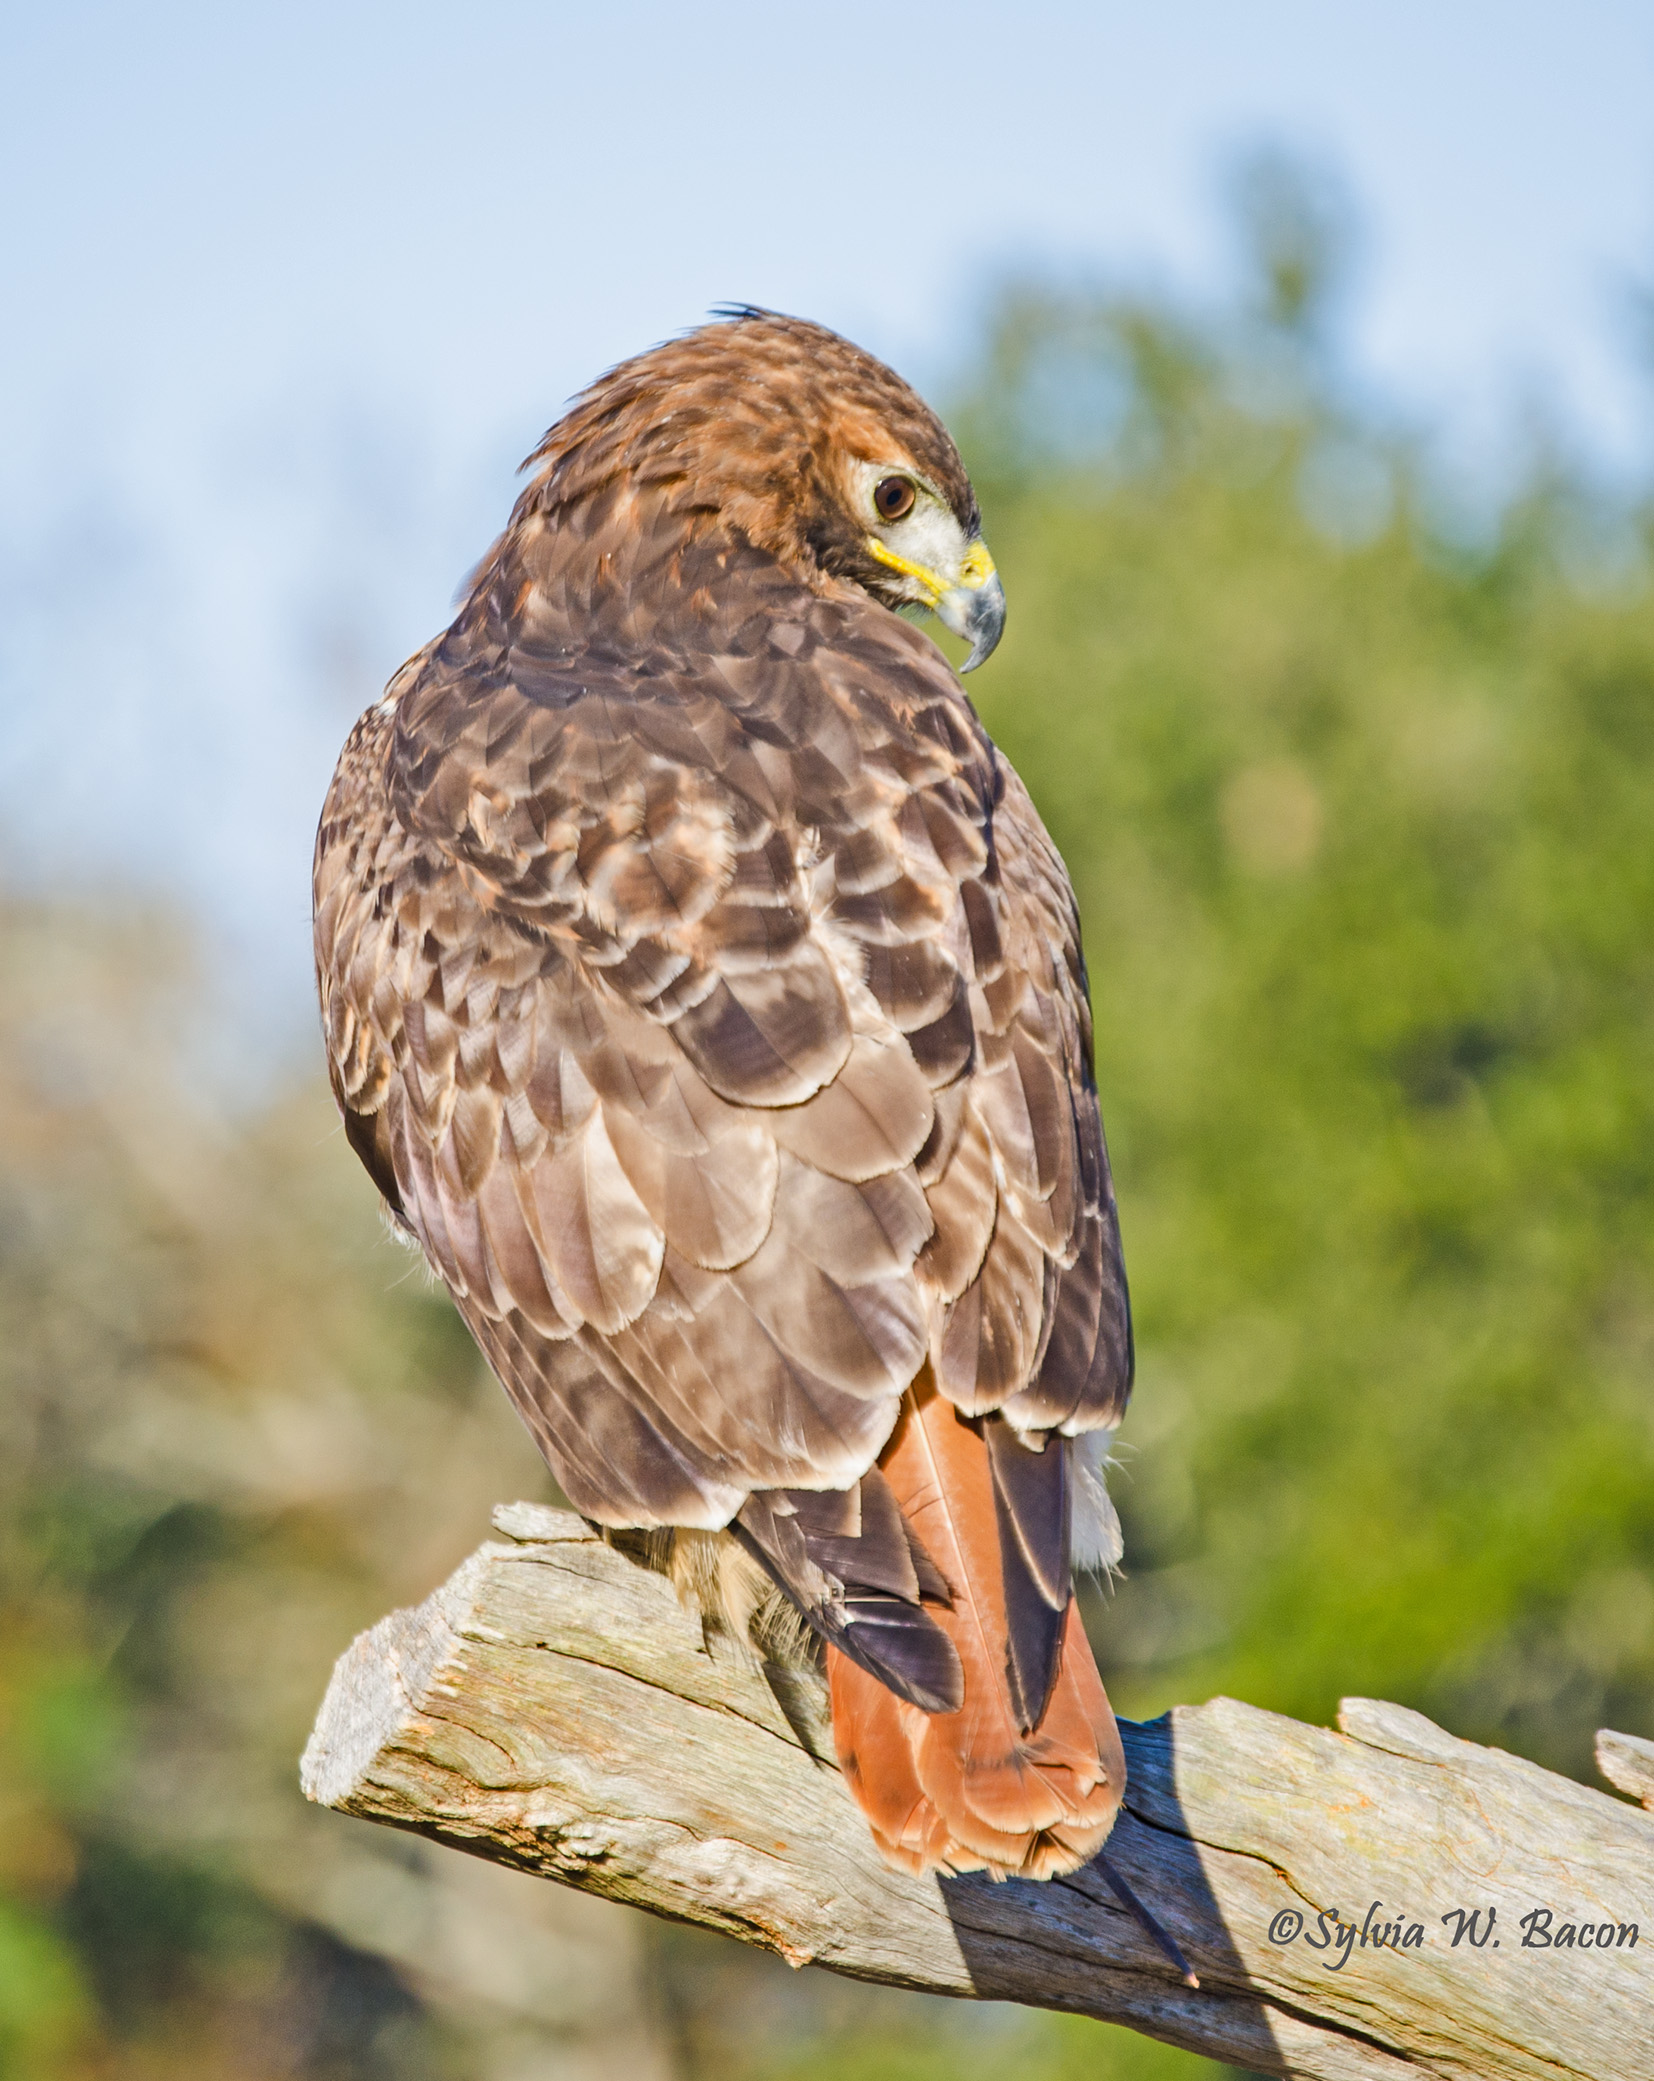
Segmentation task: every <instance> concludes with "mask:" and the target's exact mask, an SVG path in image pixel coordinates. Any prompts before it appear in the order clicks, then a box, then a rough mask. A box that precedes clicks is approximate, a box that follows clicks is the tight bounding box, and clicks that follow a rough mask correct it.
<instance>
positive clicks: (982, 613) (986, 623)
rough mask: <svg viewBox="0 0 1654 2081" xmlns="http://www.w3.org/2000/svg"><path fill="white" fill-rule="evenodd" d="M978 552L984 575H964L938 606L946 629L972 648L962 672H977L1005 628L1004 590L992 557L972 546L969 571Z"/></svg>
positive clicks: (977, 545)
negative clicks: (983, 565) (961, 638)
mask: <svg viewBox="0 0 1654 2081" xmlns="http://www.w3.org/2000/svg"><path fill="white" fill-rule="evenodd" d="M977 550H981V557H982V562H983V563H984V564H985V565H986V566H987V568H986V571H985V572H984V573H983V575H981V576H980V577H979V576H977V575H976V574H975V572H969V574H968V575H967V571H961V573H960V578H959V583H958V584H957V585H951V586H949V588H948V589H947V591H946V592H945V593H943V595H942V597H941V598H940V599H939V600H938V601H937V603H936V612H937V615H938V616H939V617H940V619H941V622H942V625H943V627H944V628H949V629H952V631H953V633H954V634H955V635H956V636H963V637H964V639H965V641H966V642H967V643H968V644H969V645H970V646H971V654H970V656H969V657H968V658H966V660H965V662H964V663H963V664H962V665H961V666H960V667H959V669H960V671H961V672H974V671H975V670H976V668H977V666H978V665H980V664H981V662H982V660H983V659H984V658H986V657H989V656H991V655H992V653H993V648H994V645H995V644H996V643H998V641H999V639H1000V636H1001V634H1002V632H1003V631H1004V628H1005V588H1004V586H1003V585H1001V584H1000V582H999V573H998V572H997V571H996V570H995V569H994V566H993V559H992V557H990V556H989V555H988V552H987V551H986V550H985V549H982V546H981V544H980V543H976V544H973V546H972V556H971V557H970V558H967V559H966V564H967V567H968V566H969V565H970V563H971V562H972V560H973V559H974V557H975V554H976V551H977Z"/></svg>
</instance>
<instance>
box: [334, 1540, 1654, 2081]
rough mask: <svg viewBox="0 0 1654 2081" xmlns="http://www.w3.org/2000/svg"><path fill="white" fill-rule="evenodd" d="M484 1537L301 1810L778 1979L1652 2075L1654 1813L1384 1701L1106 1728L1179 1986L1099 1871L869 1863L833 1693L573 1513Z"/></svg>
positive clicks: (1228, 2040)
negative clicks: (770, 1676)
mask: <svg viewBox="0 0 1654 2081" xmlns="http://www.w3.org/2000/svg"><path fill="white" fill-rule="evenodd" d="M495 1525H496V1528H497V1529H498V1530H500V1531H501V1532H503V1533H505V1534H506V1535H507V1537H508V1539H509V1540H510V1542H511V1543H509V1544H490V1545H487V1546H484V1547H482V1548H480V1549H479V1551H478V1552H477V1553H475V1554H473V1555H472V1557H471V1558H470V1560H468V1561H467V1562H466V1563H465V1564H464V1566H463V1567H462V1568H460V1569H459V1570H458V1571H457V1573H456V1574H455V1575H454V1576H453V1577H452V1578H451V1579H450V1580H449V1581H448V1582H447V1583H446V1584H445V1585H444V1586H443V1587H442V1588H441V1589H440V1590H438V1591H437V1592H436V1594H435V1595H434V1596H432V1597H431V1598H429V1599H428V1600H427V1601H426V1602H425V1603H424V1604H422V1605H421V1606H420V1607H419V1608H418V1610H416V1611H404V1612H395V1613H393V1614H392V1615H391V1616H390V1617H389V1618H387V1619H384V1620H382V1621H381V1622H380V1624H379V1625H377V1626H375V1627H374V1628H373V1629H372V1631H371V1632H368V1633H364V1634H363V1635H362V1636H361V1638H360V1639H359V1640H357V1641H356V1643H355V1644H354V1646H352V1647H351V1648H350V1649H349V1650H348V1651H347V1652H346V1653H345V1654H344V1655H342V1656H341V1657H340V1660H339V1663H338V1666H337V1668H336V1669H335V1671H334V1675H333V1681H332V1684H331V1685H330V1686H329V1689H328V1693H327V1697H326V1699H325V1701H324V1702H323V1705H322V1709H321V1714H320V1716H319V1718H318V1720H317V1722H316V1728H315V1732H314V1733H313V1734H312V1736H311V1739H310V1744H309V1747H308V1748H307V1749H306V1751H305V1755H304V1761H303V1765H302V1771H301V1774H302V1781H303V1785H304V1790H305V1792H306V1794H307V1795H308V1796H309V1797H310V1798H311V1799H314V1800H318V1801H320V1802H321V1803H322V1804H323V1805H325V1806H331V1807H336V1808H338V1809H339V1810H340V1811H341V1812H343V1813H348V1814H356V1815H360V1816H362V1817H363V1818H365V1819H368V1820H374V1821H385V1822H389V1823H391V1824H392V1825H394V1826H396V1827H400V1828H409V1829H413V1830H416V1831H417V1832H418V1833H420V1834H422V1835H428V1836H431V1837H433V1838H434V1839H435V1840H437V1841H440V1842H445V1843H449V1844H451V1845H453V1846H454V1847H456V1848H458V1849H462V1850H469V1851H472V1852H473V1853H475V1854H476V1855H478V1856H482V1857H490V1858H494V1859H496V1860H498V1861H499V1862H501V1863H505V1864H511V1865H515V1866H517V1867H519V1868H520V1869H522V1870H525V1871H531V1872H537V1873H539V1874H541V1875H542V1876H544V1877H546V1878H552V1879H557V1880H560V1881H562V1882H563V1883H564V1884H566V1885H572V1886H578V1887H581V1888H583V1889H584V1890H586V1891H588V1892H593V1893H599V1894H602V1895H604V1896H605V1897H606V1898H608V1899H611V1900H620V1901H626V1902H628V1903H630V1904H631V1905H632V1906H634V1907H642V1908H648V1909H651V1910H652V1911H654V1912H655V1913H657V1914H662V1915H670V1916H675V1917H677V1918H679V1919H681V1920H683V1921H687V1922H694V1923H698V1924H700V1925H701V1926H703V1927H705V1928H709V1929H717V1930H722V1931H724V1932H725V1933H726V1934H727V1935H730V1936H734V1937H739V1938H740V1939H742V1941H744V1942H747V1943H754V1944H762V1945H765V1946H767V1947H768V1948H769V1949H771V1950H774V1951H777V1952H779V1953H780V1954H781V1956H782V1957H783V1958H786V1959H787V1960H789V1961H790V1962H791V1963H792V1964H794V1965H811V1964H813V1965H824V1966H828V1967H830V1968H831V1969H832V1970H833V1971H835V1972H840V1973H848V1974H852V1975H854V1976H857V1977H859V1978H862V1979H868V1980H879V1981H884V1982H888V1983H890V1984H893V1985H896V1986H901V1987H915V1988H923V1989H926V1990H927V1991H929V1992H932V1993H940V1994H953V1995H963V1996H978V1997H985V1998H986V1997H991V1998H993V1999H997V2000H1008V2001H1017V2002H1026V2003H1031V2004H1034V2005H1037V2006H1040V2007H1044V2008H1051V2009H1066V2010H1071V2011H1075V2012H1077V2013H1079V2014H1082V2015H1087V2016H1097V2017H1102V2018H1104V2019H1106V2020H1108V2021H1110V2022H1114V2023H1124V2024H1128V2025H1130V2026H1131V2027H1132V2028H1134V2029H1137V2030H1141V2031H1146V2032H1148V2033H1149V2034H1150V2035H1151V2036H1154V2037H1157V2038H1163V2039H1165V2040H1167V2041H1168V2042H1170V2043H1172V2044H1174V2045H1181V2046H1184V2047H1186V2048H1187V2049H1188V2050H1190V2051H1194V2052H1202V2053H1205V2054H1207V2055H1208V2056H1209V2057H1211V2058H1213V2059H1220V2060H1227V2061H1229V2062H1230V2063H1231V2064H1232V2065H1235V2066H1239V2067H1246V2068H1250V2069H1252V2070H1253V2071H1254V2072H1258V2073H1265V2074H1294V2075H1306V2076H1316V2077H1324V2081H1357V2077H1361V2081H1380V2077H1387V2081H1400V2077H1402V2076H1404V2075H1406V2076H1412V2077H1414V2081H1417V2077H1418V2076H1420V2075H1426V2074H1439V2075H1452V2076H1471V2075H1474V2076H1477V2077H1484V2076H1492V2077H1498V2081H1504V2077H1507V2076H1509V2077H1513V2081H1515V2077H1521V2081H1538V2077H1541V2076H1543V2077H1545V2081H1560V2077H1565V2076H1574V2075H1580V2076H1590V2077H1593V2081H1654V1814H1650V1813H1648V1812H1645V1811H1642V1810H1641V1809H1639V1808H1636V1807H1632V1806H1628V1805H1626V1804H1624V1803H1623V1802H1622V1801H1620V1800H1618V1799H1615V1798H1612V1797H1610V1796H1609V1795H1607V1794H1605V1793H1601V1792H1595V1791H1591V1790H1589V1789H1588V1788H1586V1787H1584V1786H1581V1785H1576V1784H1574V1783H1572V1782H1571V1781H1570V1780H1568V1779H1566V1778H1559V1777H1556V1776H1553V1775H1552V1774H1551V1773H1550V1772H1548V1771H1544V1770H1541V1769H1539V1768H1538V1767H1537V1766H1536V1765H1534V1764H1531V1763H1526V1762H1522V1761H1520V1760H1519V1759H1517V1758H1515V1757H1512V1756H1507V1755H1505V1754H1503V1753H1502V1752H1501V1751H1499V1750H1497V1749H1484V1748H1477V1747H1475V1746H1474V1745H1473V1744H1472V1743H1469V1742H1464V1741H1459V1740H1456V1739H1455V1738H1454V1737H1453V1736H1452V1735H1449V1734H1445V1733H1443V1732H1442V1730H1441V1729H1440V1728H1439V1727H1436V1726H1434V1725H1432V1723H1431V1722H1430V1721H1429V1720H1426V1719H1425V1718H1423V1717H1422V1715H1420V1714H1418V1713H1415V1712H1410V1711H1407V1710H1406V1709H1404V1708H1403V1707H1401V1706H1396V1705H1384V1704H1379V1703H1376V1702H1374V1701H1372V1700H1370V1699H1346V1700H1345V1702H1344V1704H1343V1706H1342V1708H1341V1709H1340V1713H1339V1727H1340V1729H1341V1731H1340V1732H1338V1733H1333V1732H1330V1731H1329V1730H1327V1729H1325V1728H1320V1727H1305V1726H1300V1725H1299V1724H1298V1723H1297V1722H1296V1721H1293V1720H1287V1719H1282V1718H1280V1717H1279V1716H1278V1715H1276V1714H1273V1713H1266V1712H1259V1711H1257V1710H1255V1709H1254V1708H1253V1707H1251V1706H1247V1705H1240V1704H1237V1703H1236V1702H1235V1701H1233V1700H1232V1699H1226V1698H1219V1699H1214V1700H1213V1701H1212V1702H1211V1703H1210V1704H1207V1705H1202V1706H1179V1707H1178V1708H1176V1709H1175V1710H1174V1711H1172V1712H1170V1713H1168V1714H1167V1715H1165V1717H1164V1718H1162V1719H1159V1720H1155V1721H1151V1722H1149V1723H1147V1724H1145V1725H1142V1726H1134V1725H1132V1724H1130V1723H1127V1724H1126V1725H1125V1726H1124V1727H1123V1729H1122V1732H1123V1734H1124V1737H1125V1743H1126V1754H1127V1761H1128V1767H1129V1771H1130V1783H1129V1787H1128V1791H1127V1796H1126V1811H1125V1812H1124V1813H1123V1814H1122V1816H1121V1818H1120V1821H1119V1823H1118V1825H1117V1826H1116V1828H1115V1832H1114V1835H1113V1838H1112V1840H1111V1842H1110V1845H1109V1856H1110V1859H1111V1861H1112V1862H1113V1863H1114V1864H1115V1865H1116V1866H1117V1867H1118V1869H1119V1870H1120V1871H1122V1872H1123V1873H1124V1874H1125V1876H1126V1878H1127V1879H1128V1881H1129V1882H1130V1884H1131V1885H1132V1887H1133V1888H1135V1890H1136V1891H1137V1892H1138V1893H1139V1894H1140V1895H1141V1897H1142V1898H1143V1899H1144V1900H1145V1901H1146V1902H1147V1904H1148V1906H1149V1907H1150V1908H1151V1909H1152V1910H1153V1912H1154V1914H1155V1915H1156V1916H1157V1917H1158V1918H1159V1919H1160V1920H1161V1921H1162V1922H1163V1923H1164V1924H1165V1925H1166V1927H1167V1928H1168V1929H1169V1930H1170V1931H1171V1933H1172V1935H1173V1936H1174V1937H1175V1938H1176V1940H1177V1942H1178V1943H1179V1944H1180V1945H1181V1946H1182V1948H1183V1950H1184V1951H1185V1952H1186V1953H1187V1954H1188V1956H1189V1958H1190V1961H1191V1963H1192V1964H1193V1965H1194V1968H1195V1970H1196V1972H1197V1973H1198V1974H1199V1976H1200V1980H1201V1986H1200V1989H1199V1990H1198V1991H1194V1990H1191V1989H1189V1988H1186V1987H1184V1986H1183V1985H1181V1984H1180V1983H1179V1981H1178V1979H1177V1976H1176V1974H1175V1972H1174V1971H1173V1968H1172V1967H1171V1966H1170V1965H1169V1964H1168V1963H1167V1961H1166V1960H1165V1959H1164V1958H1162V1957H1161V1955H1160V1953H1159V1952H1158V1951H1157V1950H1156V1949H1155V1948H1154V1946H1153V1945H1152V1944H1151V1943H1150V1942H1149V1940H1148V1939H1147V1937H1146V1936H1145V1935H1144V1933H1143V1932H1142V1930H1141V1929H1140V1928H1139V1927H1138V1925H1137V1923H1136V1922H1135V1921H1134V1920H1133V1919H1132V1918H1131V1917H1130V1916H1129V1915H1128V1914H1127V1913H1126V1912H1125V1911H1124V1910H1123V1909H1122V1908H1121V1906H1120V1905H1119V1903H1118V1902H1117V1901H1116V1900H1115V1898H1114V1896H1113V1894H1112V1893H1111V1892H1110V1891H1109V1889H1108V1886H1107V1885H1106V1883H1105V1881H1104V1879H1103V1877H1102V1875H1101V1874H1100V1873H1098V1872H1096V1871H1094V1870H1089V1869H1088V1870H1083V1871H1080V1872H1076V1873H1074V1874H1073V1875H1072V1876H1071V1877H1069V1878H1067V1879H1063V1880H1057V1881H1054V1882H1052V1883H1050V1884H1047V1885H1033V1884H1026V1883H1019V1882H1015V1881H1013V1882H1011V1883H1008V1884H1004V1885H995V1884H993V1883H992V1882H990V1881H988V1880H986V1879H983V1878H980V1877H969V1878H959V1879H946V1880H942V1881H940V1882H939V1881H937V1880H935V1879H917V1878H911V1877H908V1876H905V1875H904V1874H902V1873H899V1872H895V1871H892V1870H890V1869H889V1868H888V1867H887V1866H886V1865H885V1864H884V1863H883V1862H882V1861H881V1859H880V1858H879V1855H878V1853H877V1851H876V1850H875V1849H874V1847H873V1844H872V1841H871V1839H870V1837H869V1836H868V1833H867V1829H866V1825H865V1823H864V1822H863V1820H862V1817H861V1815H860V1813H859V1812H858V1811H857V1809H856V1807H855V1805H854V1803H853V1802H852V1800H851V1798H850V1795H849V1793H848V1791H847V1790H846V1788H845V1786H844V1784H843V1783H842V1781H841V1779H840V1777H839V1775H838V1772H837V1770H836V1768H834V1767H833V1766H832V1765H831V1763H829V1762H826V1761H824V1760H823V1758H824V1757H826V1756H828V1755H830V1748H829V1747H828V1745H827V1737H826V1726H825V1719H824V1712H825V1705H824V1699H823V1697H822V1695H821V1694H820V1692H819V1690H817V1689H816V1688H814V1687H811V1686H809V1685H808V1684H802V1683H800V1682H799V1681H798V1680H796V1679H795V1680H794V1682H793V1684H792V1686H791V1689H790V1690H789V1691H786V1692H785V1693H784V1695H783V1689H782V1687H781V1686H775V1687H772V1685H771V1683H770V1682H768V1681H767V1680H766V1677H765V1674H764V1672H763V1671H762V1670H761V1669H760V1667H759V1666H758V1664H757V1663H756V1662H754V1661H753V1660H751V1659H750V1658H749V1657H748V1656H746V1655H744V1654H743V1653H741V1652H740V1651H739V1650H738V1649H736V1648H734V1647H723V1646H721V1645H719V1646H715V1647H713V1648H711V1649H709V1647H708V1646H707V1644H706V1643H705V1641H704V1640H703V1638H702V1632H701V1627H700V1623H699V1621H698V1620H697V1619H695V1618H693V1617H691V1616H690V1614H689V1613H688V1612H686V1611H685V1610H684V1609H683V1608H682V1606H681V1605H680V1604H679V1603H678V1600H677V1598H676V1596H675V1595H674V1593H673V1591H672V1589H671V1587H670V1586H669V1584H668V1583H667V1582H666V1581H665V1580H664V1579H663V1578H662V1577H660V1576H658V1575H651V1574H648V1573H646V1572H644V1571H643V1570H642V1569H640V1568H638V1567H636V1566H634V1565H633V1564H632V1563H631V1562H630V1561H628V1560H626V1559H625V1558H624V1557H623V1556H622V1555H620V1554H618V1553H616V1552H614V1551H613V1550H612V1549H611V1548H609V1547H608V1546H606V1545H604V1544H603V1543H602V1542H601V1541H599V1540H598V1539H596V1538H595V1537H594V1536H593V1535H592V1534H591V1533H590V1532H589V1531H588V1530H587V1528H586V1526H585V1525H584V1524H583V1523H582V1522H581V1520H580V1519H578V1518H576V1517H573V1516H570V1515H569V1514H568V1513H566V1512H562V1511H554V1510H548V1509H544V1508H542V1507H540V1506H538V1505H534V1504H524V1503H518V1504H512V1505H509V1506H507V1507H504V1508H502V1509H500V1510H498V1511H496V1513H495ZM783 1705H784V1706H785V1709H783ZM812 1752H814V1753H812ZM1598 1754H1599V1759H1600V1760H1601V1761H1602V1764H1603V1768H1604V1773H1605V1775H1607V1776H1608V1777H1609V1778H1610V1779H1611V1781H1612V1782H1614V1783H1615V1784H1618V1785H1620V1786H1621V1787H1622V1788H1623V1789H1626V1790H1628V1791H1630V1792H1631V1793H1632V1794H1633V1796H1637V1797H1643V1796H1646V1797H1647V1798H1648V1799H1649V1800H1650V1801H1654V1745H1651V1744H1649V1743H1647V1742H1641V1741H1638V1740H1637V1739H1636V1738H1634V1737H1632V1736H1627V1735H1616V1734H1607V1733H1605V1734H1604V1735H1603V1736H1602V1737H1601V1738H1600V1741H1599V1748H1598ZM1340 1924H1342V1925H1343V1926H1342V1928H1340ZM1380 1932H1382V1933H1383V1934H1380ZM1386 1938H1387V1939H1388V1940H1387V1941H1386Z"/></svg>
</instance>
